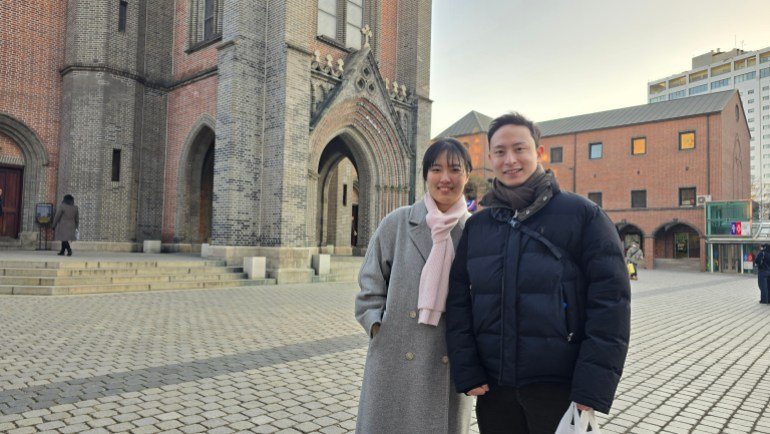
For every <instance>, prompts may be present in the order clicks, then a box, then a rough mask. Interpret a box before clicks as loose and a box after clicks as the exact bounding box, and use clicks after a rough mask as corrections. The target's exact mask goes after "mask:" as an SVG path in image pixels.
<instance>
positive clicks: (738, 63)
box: [733, 59, 746, 71]
mask: <svg viewBox="0 0 770 434" xmlns="http://www.w3.org/2000/svg"><path fill="white" fill-rule="evenodd" d="M745 67H746V59H741V60H736V61H735V63H734V64H733V69H735V70H736V71H737V70H739V69H743V68H745Z"/></svg>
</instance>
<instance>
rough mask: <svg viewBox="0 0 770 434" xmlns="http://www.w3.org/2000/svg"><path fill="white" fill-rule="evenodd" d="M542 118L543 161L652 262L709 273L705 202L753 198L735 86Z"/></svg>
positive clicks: (747, 138) (564, 185) (563, 184)
mask: <svg viewBox="0 0 770 434" xmlns="http://www.w3.org/2000/svg"><path fill="white" fill-rule="evenodd" d="M538 124H539V126H540V128H541V131H542V140H541V143H540V144H541V146H542V148H543V159H542V160H543V165H544V167H546V168H550V169H552V170H553V171H554V173H555V174H556V177H557V179H558V181H559V184H560V185H561V187H562V189H564V190H568V191H573V192H577V193H578V194H581V195H583V196H586V197H588V198H589V199H591V200H593V201H594V202H596V203H598V204H599V205H601V207H602V208H603V209H604V210H605V211H606V212H607V214H608V215H609V216H610V218H611V219H612V221H613V222H615V224H616V225H617V227H618V232H619V234H620V236H621V238H622V239H623V240H624V242H625V244H626V245H629V244H630V243H631V242H632V241H638V242H639V243H640V245H641V246H642V248H643V250H644V253H645V260H646V265H647V267H650V268H651V267H653V266H677V267H687V268H697V269H701V270H702V269H704V268H705V265H706V249H705V246H704V241H703V236H704V234H705V232H706V231H705V215H704V211H703V208H702V206H699V205H698V203H697V198H698V197H699V196H703V198H702V200H704V199H706V198H708V199H709V200H748V199H749V198H750V195H751V180H750V174H749V172H750V165H749V142H750V135H749V130H748V124H747V122H746V118H745V116H744V112H743V107H742V105H741V99H740V97H739V95H738V92H737V91H735V90H732V91H727V92H719V93H713V94H706V95H699V96H694V97H692V98H685V99H680V100H673V101H666V102H660V103H657V104H647V105H641V106H635V107H628V108H622V109H617V110H609V111H604V112H599V113H591V114H586V115H580V116H573V117H568V118H563V119H556V120H551V121H545V122H540V123H538ZM482 127H483V130H484V131H486V130H487V128H488V123H487V125H482ZM461 137H463V136H461ZM471 149H472V148H471Z"/></svg>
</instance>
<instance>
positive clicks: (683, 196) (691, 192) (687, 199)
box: [679, 187, 695, 206]
mask: <svg viewBox="0 0 770 434" xmlns="http://www.w3.org/2000/svg"><path fill="white" fill-rule="evenodd" d="M679 206H695V187H687V188H680V189H679Z"/></svg>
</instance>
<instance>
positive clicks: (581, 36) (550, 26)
mask: <svg viewBox="0 0 770 434" xmlns="http://www.w3.org/2000/svg"><path fill="white" fill-rule="evenodd" d="M768 17H770V0H741V1H736V2H728V1H725V0H723V1H717V0H644V1H633V0H525V1H523V0H434V1H433V20H432V41H431V83H430V85H431V91H430V97H431V99H432V100H433V107H432V118H431V130H432V131H431V137H434V136H436V135H438V134H440V133H441V131H443V130H444V129H446V128H447V127H449V126H450V125H452V124H453V123H454V122H456V121H457V120H459V119H460V118H461V117H462V116H464V115H465V114H467V113H468V112H470V111H471V110H476V111H478V112H481V113H484V114H486V115H488V116H491V117H496V116H498V115H500V114H502V113H505V112H508V111H512V110H516V111H519V112H521V113H523V114H524V115H526V116H527V117H529V118H531V119H532V120H534V121H546V120H551V119H558V118H562V117H567V116H573V115H579V114H585V113H594V112H598V111H603V110H611V109H616V108H621V107H629V106H634V105H639V104H645V103H646V102H647V91H646V90H647V82H648V81H652V80H656V79H660V78H664V77H667V76H669V75H672V74H676V73H679V72H682V71H687V70H689V69H691V67H692V65H691V62H692V57H695V56H697V55H700V54H703V53H707V52H709V51H710V50H716V49H717V48H720V49H721V50H722V51H728V50H730V49H732V48H733V47H734V46H736V41H737V47H738V48H741V47H743V49H745V50H747V51H750V50H759V49H762V48H766V47H770V24H768Z"/></svg>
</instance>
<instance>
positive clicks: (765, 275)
mask: <svg viewBox="0 0 770 434" xmlns="http://www.w3.org/2000/svg"><path fill="white" fill-rule="evenodd" d="M754 268H755V269H756V270H757V284H758V285H759V302H760V303H762V304H770V245H767V244H762V248H761V250H760V251H759V253H757V256H754Z"/></svg>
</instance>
